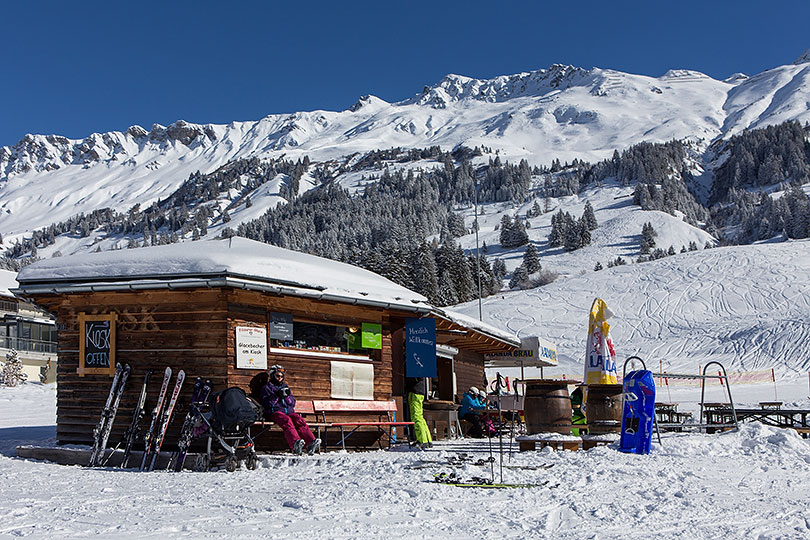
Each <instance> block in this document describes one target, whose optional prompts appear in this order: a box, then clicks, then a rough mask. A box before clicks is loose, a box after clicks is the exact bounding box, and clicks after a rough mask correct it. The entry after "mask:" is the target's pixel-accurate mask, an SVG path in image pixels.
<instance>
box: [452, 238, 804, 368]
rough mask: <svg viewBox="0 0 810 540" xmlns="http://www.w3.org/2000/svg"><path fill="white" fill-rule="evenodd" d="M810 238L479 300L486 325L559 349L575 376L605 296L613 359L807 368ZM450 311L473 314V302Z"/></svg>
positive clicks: (695, 255) (681, 258)
mask: <svg viewBox="0 0 810 540" xmlns="http://www.w3.org/2000/svg"><path fill="white" fill-rule="evenodd" d="M808 276H810V241H792V242H784V243H774V244H760V245H753V246H735V247H725V248H715V249H709V250H701V251H696V252H689V253H682V254H678V255H674V256H671V257H667V258H664V259H660V260H658V261H654V262H649V263H642V264H630V265H627V266H619V267H614V268H610V269H605V270H601V271H599V272H589V273H587V274H584V275H575V276H572V277H569V278H566V279H560V280H558V281H555V282H554V283H552V284H550V285H547V286H545V287H541V288H539V289H531V290H526V291H518V292H507V293H502V294H499V295H495V296H492V297H489V298H486V299H484V301H483V313H484V322H488V323H490V324H493V325H495V326H501V327H503V328H505V329H507V330H510V331H512V332H514V333H516V334H518V335H519V336H529V335H539V336H541V337H543V338H546V339H548V340H550V341H552V342H555V343H557V347H558V358H559V360H560V370H561V371H562V372H566V373H579V372H581V370H582V359H583V358H584V354H585V353H584V351H585V338H586V333H587V328H588V312H589V311H590V307H591V303H592V302H593V299H594V298H602V299H604V300H605V301H606V302H607V304H608V306H609V307H610V308H611V309H612V310H613V311H614V312H615V314H616V316H615V317H614V318H613V319H611V321H610V322H611V325H612V328H611V332H612V335H613V339H614V341H615V343H616V349H617V355H618V358H619V359H620V362H622V363H623V362H624V360H625V359H626V358H627V357H629V356H632V355H638V356H640V357H641V358H642V359H645V360H647V361H649V362H653V363H654V365H656V366H657V365H658V361H659V360H661V361H662V363H663V366H664V369H667V370H669V371H671V372H675V373H677V372H679V370H686V372H687V373H694V372H696V371H697V367H698V365H701V364H702V365H705V364H706V363H707V362H709V361H712V360H714V361H719V362H721V363H723V364H724V365H725V367H726V369H727V370H729V371H750V370H757V369H762V368H771V367H774V368H775V369H776V370H777V373H779V374H781V375H782V376H785V375H786V374H795V373H805V372H807V371H808V370H810V351H808V349H807V347H806V343H807V340H808V339H810V277H808ZM454 309H456V310H458V311H461V312H463V313H466V314H468V315H470V316H477V315H478V305H477V302H470V303H467V304H462V305H460V306H456V307H455V308H454Z"/></svg>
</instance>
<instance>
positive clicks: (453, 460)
mask: <svg viewBox="0 0 810 540" xmlns="http://www.w3.org/2000/svg"><path fill="white" fill-rule="evenodd" d="M494 462H495V458H494V457H489V458H486V459H484V458H480V459H476V460H475V461H473V459H472V457H471V456H469V455H468V454H460V455H458V456H450V457H449V458H447V459H446V460H444V461H442V460H419V461H418V462H417V463H415V464H414V465H407V466H406V467H407V468H408V469H428V468H431V467H432V466H435V465H443V466H447V467H462V466H465V465H474V466H476V467H489V465H490V464H491V463H494ZM553 466H554V464H553V463H549V464H543V465H504V466H503V468H504V469H519V470H523V471H541V470H545V469H550V468H552V467H553Z"/></svg>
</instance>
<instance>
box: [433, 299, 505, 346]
mask: <svg viewBox="0 0 810 540" xmlns="http://www.w3.org/2000/svg"><path fill="white" fill-rule="evenodd" d="M434 313H435V314H436V315H439V316H441V317H442V318H444V319H447V320H448V321H450V322H452V323H455V324H457V325H459V326H463V327H465V328H469V329H471V330H476V331H478V332H481V333H482V334H487V335H490V336H492V337H496V338H498V339H501V340H503V341H507V342H512V343H514V344H515V345H518V344H520V338H518V337H517V335H515V334H512V333H509V332H507V331H506V330H502V329H501V328H498V327H497V326H493V325H491V324H487V323H485V322H482V321H479V320H478V319H475V318H473V317H470V316H467V315H465V314H463V313H461V312H459V311H453V310H451V309H447V308H435V309H434Z"/></svg>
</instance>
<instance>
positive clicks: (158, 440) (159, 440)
mask: <svg viewBox="0 0 810 540" xmlns="http://www.w3.org/2000/svg"><path fill="white" fill-rule="evenodd" d="M184 380H186V372H185V371H183V370H182V369H181V370H180V371H179V372H178V373H177V380H176V381H175V383H174V390H172V397H171V399H170V400H169V404H168V405H167V406H166V409H165V410H164V411H163V415H162V417H161V422H160V430H159V431H158V433H157V437H155V442H154V444H153V445H152V455H151V456H150V459H149V469H148V470H150V471H152V470H154V469H155V463H157V459H158V456H159V455H160V447H161V445H162V444H163V439H164V438H165V437H166V432H167V431H168V430H169V424H170V423H171V421H172V413H173V412H174V406H175V404H177V397H178V396H179V395H180V389H181V388H182V387H183V381H184Z"/></svg>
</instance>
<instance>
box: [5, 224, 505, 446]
mask: <svg viewBox="0 0 810 540" xmlns="http://www.w3.org/2000/svg"><path fill="white" fill-rule="evenodd" d="M17 279H18V282H19V284H20V286H19V289H18V291H17V292H18V293H20V294H22V295H25V296H26V297H28V298H30V299H32V300H33V301H35V302H36V303H37V304H39V305H41V306H43V307H45V308H46V309H48V310H49V311H50V312H52V313H53V314H54V315H55V316H56V319H57V325H58V332H59V335H58V345H59V350H58V358H59V362H58V374H57V381H58V385H57V439H58V442H59V443H60V444H65V443H74V444H88V443H90V442H91V441H92V431H93V426H94V425H95V423H96V422H97V421H98V417H99V413H100V411H101V409H102V407H103V405H104V401H105V399H106V397H107V393H108V391H109V387H110V381H111V374H112V373H113V371H114V369H115V364H116V363H117V362H119V363H121V364H129V365H130V367H131V369H132V375H131V377H130V382H129V384H128V387H127V389H126V391H125V393H124V395H123V398H122V400H121V404H120V408H119V417H118V418H117V420H116V423H115V426H114V428H113V433H112V436H111V438H110V441H111V442H115V440H116V437H120V435H121V434H122V433H123V430H124V429H125V428H126V425H127V424H128V421H129V419H128V418H127V417H128V413H130V412H131V411H132V409H133V407H134V404H135V401H136V400H137V397H138V394H139V391H140V385H141V381H142V380H143V376H144V373H145V372H146V370H148V369H152V370H155V372H156V374H157V373H162V371H163V370H164V369H165V367H166V366H170V367H172V369H173V370H174V371H175V373H176V372H177V371H178V370H180V369H183V370H184V371H185V372H186V380H187V383H186V385H185V387H184V391H183V392H182V394H181V396H180V400H179V404H180V406H179V409H178V410H177V411H176V413H175V414H176V415H178V414H183V413H184V412H185V411H184V407H185V405H186V404H187V403H188V400H189V398H190V392H191V387H192V386H193V384H192V383H193V381H194V379H195V378H196V377H198V376H199V377H203V378H206V379H210V380H211V381H212V382H213V384H214V389H215V391H217V390H222V389H224V388H227V387H230V386H240V387H242V388H244V389H245V390H246V391H248V392H250V387H251V384H256V381H257V380H258V381H260V380H261V375H262V374H263V373H265V372H266V368H267V367H268V366H270V365H273V364H282V365H284V366H285V367H286V368H287V375H288V376H287V382H288V384H290V386H291V388H292V390H293V393H294V394H295V395H296V397H297V398H298V399H299V400H335V399H344V400H370V399H373V400H391V399H397V398H398V397H400V396H402V395H403V394H404V376H405V359H404V350H405V345H404V343H405V337H404V328H405V324H406V320H407V319H408V318H420V317H432V318H434V319H435V320H436V329H437V331H436V341H437V343H438V344H439V349H440V350H441V351H442V354H441V358H439V361H438V377H437V379H436V380H435V381H434V385H433V386H434V388H435V389H436V393H437V396H438V397H439V398H441V399H446V400H452V399H453V398H454V397H455V395H454V394H455V393H456V388H459V389H461V390H462V391H463V389H464V388H467V387H468V386H470V385H474V384H478V383H479V381H481V379H482V376H483V370H484V360H483V355H484V354H486V353H494V352H506V351H510V350H512V349H514V348H516V347H518V346H519V344H520V342H519V340H518V338H517V337H516V336H513V335H510V334H508V333H504V332H503V331H500V330H498V329H496V328H493V327H490V326H488V325H485V324H482V323H480V322H478V321H475V320H474V319H470V318H467V317H463V316H460V315H456V314H453V313H451V312H449V311H446V310H442V309H439V308H436V307H434V306H432V305H430V304H429V303H428V302H427V300H426V299H425V298H424V297H422V296H421V295H419V294H417V293H415V292H413V291H410V290H408V289H406V288H404V287H401V286H399V285H396V284H395V283H393V282H391V281H389V280H387V279H385V278H383V277H381V276H379V275H377V274H374V273H372V272H369V271H367V270H364V269H361V268H357V267H354V266H351V265H348V264H343V263H338V262H335V261H331V260H328V259H323V258H320V257H315V256H311V255H306V254H303V253H298V252H294V251H290V250H286V249H282V248H278V247H274V246H270V245H267V244H263V243H259V242H254V241H251V240H246V239H243V238H231V239H218V240H207V241H199V242H191V243H183V244H173V245H165V246H156V247H149V248H141V249H129V250H120V251H111V252H101V253H92V254H81V255H72V256H68V257H60V258H56V259H49V260H45V261H39V262H37V263H35V264H33V265H31V266H28V267H26V268H24V269H23V270H22V271H21V272H20V274H19V275H18V278H17ZM159 378H160V377H158V376H155V377H153V379H152V381H151V384H150V388H149V392H148V399H147V412H148V411H151V407H152V406H153V404H154V402H155V401H156V396H157V393H158V387H159V386H160V384H159ZM156 379H158V380H156ZM400 418H401V417H400ZM180 423H181V422H180V421H177V420H175V421H174V422H173V430H172V431H170V434H169V437H168V438H167V444H168V445H171V444H172V443H173V442H174V439H175V437H176V435H177V431H178V430H179V424H180ZM261 442H262V441H259V444H261ZM266 444H271V443H269V442H268V443H266Z"/></svg>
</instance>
